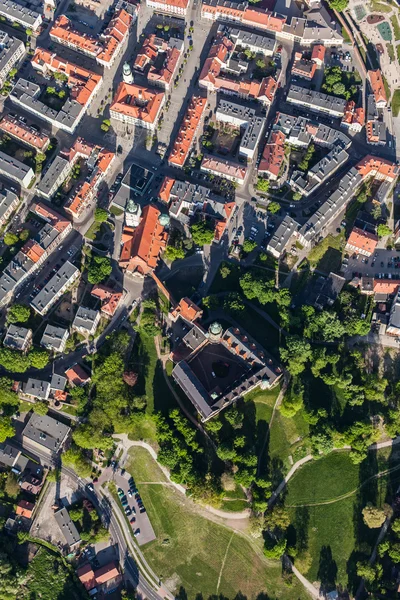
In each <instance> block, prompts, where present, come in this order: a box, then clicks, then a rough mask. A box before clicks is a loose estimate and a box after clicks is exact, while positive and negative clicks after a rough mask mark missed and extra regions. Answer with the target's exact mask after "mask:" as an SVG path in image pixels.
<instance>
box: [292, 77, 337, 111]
mask: <svg viewBox="0 0 400 600" xmlns="http://www.w3.org/2000/svg"><path fill="white" fill-rule="evenodd" d="M286 101H287V102H289V103H290V104H295V105H297V106H304V107H306V108H308V109H309V110H311V111H313V112H321V113H326V114H328V115H330V116H332V117H340V118H342V117H343V115H344V112H345V108H346V100H344V99H343V98H336V97H335V96H329V95H328V94H323V93H322V92H315V91H313V90H307V89H306V88H302V87H299V86H297V85H291V86H290V88H289V91H288V94H287V97H286Z"/></svg>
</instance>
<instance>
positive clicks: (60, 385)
mask: <svg viewBox="0 0 400 600" xmlns="http://www.w3.org/2000/svg"><path fill="white" fill-rule="evenodd" d="M66 385H67V378H66V377H63V376H62V375H58V374H57V373H53V375H52V377H51V381H50V389H52V390H59V391H61V392H63V391H64V390H65V386H66Z"/></svg>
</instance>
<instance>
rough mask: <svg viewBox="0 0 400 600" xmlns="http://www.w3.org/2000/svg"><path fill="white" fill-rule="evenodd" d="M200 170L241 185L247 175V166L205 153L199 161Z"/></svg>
mask: <svg viewBox="0 0 400 600" xmlns="http://www.w3.org/2000/svg"><path fill="white" fill-rule="evenodd" d="M200 171H203V172H204V173H211V174H212V175H216V176H217V177H223V178H225V179H228V180H229V181H233V182H234V183H238V184H239V185H243V184H244V181H245V179H246V175H247V167H244V166H242V165H239V164H237V163H234V162H231V161H229V160H223V159H220V158H217V157H216V156H211V155H205V156H204V157H203V160H202V161H201V165H200Z"/></svg>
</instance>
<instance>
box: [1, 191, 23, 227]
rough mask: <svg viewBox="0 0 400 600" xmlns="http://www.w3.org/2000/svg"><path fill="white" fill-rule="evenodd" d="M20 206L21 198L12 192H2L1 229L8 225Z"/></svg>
mask: <svg viewBox="0 0 400 600" xmlns="http://www.w3.org/2000/svg"><path fill="white" fill-rule="evenodd" d="M18 204H19V198H18V196H17V195H16V194H14V192H10V190H3V191H2V192H0V227H1V226H3V225H4V224H5V223H7V221H8V219H9V218H10V216H11V215H12V213H13V211H14V210H15V209H16V208H17V206H18Z"/></svg>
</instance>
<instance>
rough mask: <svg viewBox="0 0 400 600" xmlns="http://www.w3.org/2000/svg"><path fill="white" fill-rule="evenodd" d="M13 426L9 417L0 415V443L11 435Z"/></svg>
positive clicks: (13, 432) (13, 429) (13, 431)
mask: <svg viewBox="0 0 400 600" xmlns="http://www.w3.org/2000/svg"><path fill="white" fill-rule="evenodd" d="M14 434H15V428H14V425H13V424H12V421H11V419H10V417H0V443H1V442H5V441H6V439H7V438H11V437H13V436H14Z"/></svg>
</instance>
